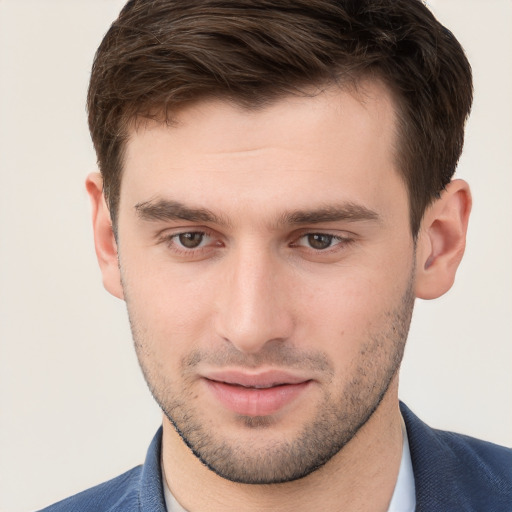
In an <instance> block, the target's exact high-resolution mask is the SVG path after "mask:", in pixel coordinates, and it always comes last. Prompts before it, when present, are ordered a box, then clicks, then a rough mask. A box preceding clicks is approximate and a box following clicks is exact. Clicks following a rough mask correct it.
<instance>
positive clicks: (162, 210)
mask: <svg viewBox="0 0 512 512" xmlns="http://www.w3.org/2000/svg"><path fill="white" fill-rule="evenodd" d="M135 210H136V211H137V215H138V216H139V218H141V219H142V220H146V221H175V220H185V221H189V222H206V223H212V224H217V225H220V226H229V225H230V224H231V223H230V222H228V221H227V220H226V219H225V218H224V217H221V216H219V215H216V214H215V213H213V212H212V211H211V210H208V209H207V208H194V207H190V206H187V205H185V204H183V203H181V202H179V201H173V200H169V199H158V200H149V201H144V202H141V203H137V204H136V205H135ZM379 220H380V217H379V215H378V214H377V213H376V212H375V211H373V210H370V209H369V208H366V207H365V206H363V205H360V204H355V203H351V202H348V203H343V204H341V205H328V206H322V207H319V208H315V209H313V210H293V211H289V212H284V213H282V214H281V215H279V217H278V218H277V222H274V223H273V224H274V226H275V227H280V226H289V225H301V224H320V223H327V222H339V221H348V222H361V221H379Z"/></svg>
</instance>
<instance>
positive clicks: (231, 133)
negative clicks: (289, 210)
mask: <svg viewBox="0 0 512 512" xmlns="http://www.w3.org/2000/svg"><path fill="white" fill-rule="evenodd" d="M395 123H396V119H395V108H394V104H393V100H392V97H391V94H390V93H389V91H388V90H387V89H386V87H385V86H383V85H382V84H380V83H378V82H365V83H362V84H360V85H359V86H358V88H357V90H355V89H352V90H341V89H339V88H330V89H326V90H324V91H322V92H318V91H317V92H316V93H315V94H311V96H296V97H295V96H294V97H286V98H282V99H280V100H278V101H275V102H273V103H272V104H270V105H268V106H266V107H264V108H261V109H253V110H248V109H246V108H242V107H240V106H237V105H234V104H233V103H230V102H227V101H221V100H208V101H202V102H198V103H196V104H193V105H189V106H186V107H183V108H181V109H180V110H179V111H178V112H176V114H175V117H174V119H173V123H172V124H171V125H165V124H161V123H156V122H147V123H142V124H139V125H138V126H136V127H135V126H134V127H132V129H131V132H130V136H129V139H128V142H127V146H126V153H125V160H124V171H123V172H124V174H123V180H122V185H121V203H123V201H124V199H123V198H124V197H126V196H127V194H129V195H130V197H129V198H128V199H127V200H129V202H130V203H133V201H136V202H140V201H141V200H149V199H154V198H155V197H156V196H159V195H161V196H164V197H165V196H169V197H175V196H176V195H177V194H178V195H181V196H183V195H185V196H186V195H187V194H188V195H189V196H190V197H192V196H194V199H195V200H199V201H202V202H205V201H206V202H208V201H209V202H212V203H213V202H215V201H217V204H218V205H220V203H219V201H220V199H221V197H231V200H232V202H233V203H235V202H238V203H240V202H242V203H243V204H246V205H249V204H257V203H260V204H264V203H268V202H269V201H270V200H272V199H274V200H275V201H277V203H276V204H279V203H284V202H289V201H291V200H292V198H293V199H294V200H295V201H296V202H297V203H301V202H308V201H311V200H313V198H314V197H315V195H318V201H324V202H326V201H327V200H331V199H334V197H333V198H331V197H327V196H336V197H337V198H339V199H340V200H343V199H346V200H349V201H354V199H357V198H355V197H354V194H356V195H357V193H358V192H357V190H358V189H359V192H361V191H362V190H364V191H365V192H364V193H365V194H366V196H368V195H370V196H371V195H372V194H374V195H375V194H378V193H379V190H380V189H381V188H382V187H383V185H384V184H385V183H387V182H393V183H392V184H393V186H396V183H395V182H396V181H397V180H398V181H401V180H400V178H399V175H398V173H397V172H396V165H395V150H394V148H395V131H396V130H395ZM230 194H231V195H230ZM344 196H347V197H344ZM348 196H350V197H348ZM179 199H180V200H182V197H180V198H179ZM361 199H362V198H361ZM210 206H211V205H208V207H210ZM305 206H306V205H305V204H294V205H293V207H298V208H304V207H305Z"/></svg>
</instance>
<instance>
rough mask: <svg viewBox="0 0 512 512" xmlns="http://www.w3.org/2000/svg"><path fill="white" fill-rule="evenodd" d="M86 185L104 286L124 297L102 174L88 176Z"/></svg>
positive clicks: (115, 294)
mask: <svg viewBox="0 0 512 512" xmlns="http://www.w3.org/2000/svg"><path fill="white" fill-rule="evenodd" d="M85 186H86V189H87V193H88V194H89V198H90V200H91V206H92V228H93V232H94V247H95V249H96V257H97V258H98V263H99V265H100V269H101V274H102V276H103V286H104V287H105V289H106V290H107V291H108V292H110V293H111V294H112V295H114V296H115V297H117V298H119V299H123V298H124V296H123V287H122V285H121V272H120V270H119V261H118V253H117V243H116V240H115V237H114V232H113V230H112V221H111V218H110V212H109V210H108V207H107V203H106V202H105V197H104V196H103V180H102V178H101V175H100V174H99V173H92V174H90V175H89V176H87V180H86V181H85Z"/></svg>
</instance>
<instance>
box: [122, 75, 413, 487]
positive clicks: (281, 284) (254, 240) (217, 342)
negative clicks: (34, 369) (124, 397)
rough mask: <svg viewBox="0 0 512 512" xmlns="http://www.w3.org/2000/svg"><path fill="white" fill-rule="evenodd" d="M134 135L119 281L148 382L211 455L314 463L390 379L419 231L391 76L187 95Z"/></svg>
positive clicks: (375, 401)
mask: <svg viewBox="0 0 512 512" xmlns="http://www.w3.org/2000/svg"><path fill="white" fill-rule="evenodd" d="M176 121H177V122H176V123H175V124H173V125H172V126H163V125H160V124H156V123H155V124H147V125H146V126H139V127H138V128H137V129H136V130H135V129H134V130H133V131H132V133H131V137H130V139H129V141H128V143H127V151H126V158H125V167H124V174H123V180H122V187H121V201H120V207H119V217H118V219H119V220H118V251H119V264H120V271H121V279H122V285H123V294H124V298H125V300H126V303H127V307H128V312H129V317H130V322H131V326H132V332H133V337H134V341H135V346H136V350H137V354H138V357H139V361H140V364H141V367H142V369H143V372H144V375H145V378H146V380H147V382H148V385H149V387H150V389H151V391H152V393H153V395H154V397H155V399H156V400H157V402H158V403H159V405H160V406H161V408H162V410H163V411H164V413H165V415H166V417H167V418H168V420H169V421H170V422H171V423H172V424H173V425H174V427H175V429H176V430H177V431H178V433H179V434H180V435H181V436H182V438H183V440H184V442H185V443H186V444H187V445H188V446H189V447H190V448H191V449H192V451H193V453H194V454H195V455H196V456H197V457H199V458H200V459H201V461H202V462H203V463H204V464H206V465H207V466H208V467H210V468H211V469H212V470H214V471H215V472H216V473H217V474H219V475H221V476H223V477H225V478H227V479H230V480H233V481H238V482H245V483H275V482H283V481H290V480H294V479H297V478H301V477H303V476H305V475H307V474H309V473H310V472H312V471H314V470H315V469H317V468H318V467H320V466H322V465H323V464H324V463H326V462H327V461H328V460H329V459H331V458H332V457H333V456H335V455H336V454H337V453H338V452H339V451H340V450H341V449H342V448H343V447H344V446H345V445H346V444H347V443H348V442H349V441H350V440H351V439H352V438H353V436H354V435H355V433H357V432H358V430H359V429H360V428H361V427H362V426H363V425H364V424H365V423H366V421H367V420H368V419H369V418H370V416H371V415H372V413H373V412H374V411H375V410H376V409H377V408H378V407H379V404H380V403H381V401H382V399H383V397H384V396H385V394H386V392H387V391H388V389H389V386H390V383H392V382H395V376H396V372H397V369H398V367H399V364H400V361H401V358H402V354H403V348H404V343H405V339H406V337H407V331H408V327H409V322H410V317H411V313H412V308H413V300H414V299H413V295H414V294H413V288H414V285H413V282H414V244H413V240H412V236H411V233H410V229H409V215H408V201H407V192H406V189H405V186H404V184H403V182H402V180H401V179H400V177H399V174H398V171H397V169H396V165H395V158H394V152H393V147H394V142H395V141H394V126H395V118H394V111H393V104H392V100H391V99H390V96H389V94H388V93H387V91H386V89H385V88H384V87H383V86H381V85H379V84H372V83H368V84H366V85H365V86H364V88H363V89H362V90H360V91H359V92H358V93H357V95H356V94H355V93H350V92H347V91H340V90H331V91H326V92H322V93H321V94H318V95H316V96H314V97H308V98H285V99H282V100H279V101H277V102H276V103H274V104H272V105H270V106H268V107H265V108H264V109H262V110H258V111H251V112H250V111H247V110H244V109H242V108H239V107H237V106H234V105H231V104H229V103H227V102H222V101H213V100H212V101H208V102H202V103H198V104H196V105H193V106H188V107H186V108H184V109H183V110H181V111H180V112H178V114H177V120H176Z"/></svg>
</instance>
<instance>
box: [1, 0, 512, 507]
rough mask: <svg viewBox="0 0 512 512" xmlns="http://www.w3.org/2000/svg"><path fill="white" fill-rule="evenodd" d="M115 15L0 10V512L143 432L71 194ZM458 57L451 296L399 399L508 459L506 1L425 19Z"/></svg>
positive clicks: (109, 303)
mask: <svg viewBox="0 0 512 512" xmlns="http://www.w3.org/2000/svg"><path fill="white" fill-rule="evenodd" d="M123 3H124V2H123V1H121V0H82V1H80V0H44V1H42V0H0V511H5V512H7V511H9V512H21V511H29V510H34V509H36V508H39V507H42V506H43V505H47V504H49V503H51V502H54V501H56V500H58V499H60V498H63V497H65V496H68V495H70V494H72V493H75V492H77V491H79V490H82V489H84V488H86V487H88V486H91V485H93V484H95V483H98V482H100V481H103V480H105V479H107V478H109V477H113V476H115V475H117V474H119V473H120V472H122V471H124V470H126V469H129V468H130V467H132V466H133V465H135V464H138V463H140V462H142V461H143V458H144V455H145V451H146V447H147V445H148V444H149V441H150V439H151V436H152V435H153V433H154V431H155V430H156V428H157V427H158V425H159V422H160V416H159V411H158V410H157V407H156V406H155V405H154V404H153V401H152V399H151V397H150V395H149V392H148V391H147V390H146V386H145V384H144V382H143V379H142V377H141V374H140V371H139V369H138V365H137V362H136V359H135V356H134V354H133V350H132V345H131V337H130V333H129V329H128V323H127V320H126V315H125V310H124V303H122V302H121V301H118V300H116V299H114V298H112V297H110V296H109V295H108V294H107V293H106V292H105V291H104V290H103V288H102V286H101V278H100V274H99V270H98V269H97V265H96V260H95V256H94V251H93V242H92V233H91V228H90V225H89V224H90V223H89V206H88V201H87V198H86V195H85V191H84V186H83V183H84V179H85V176H86V175H87V173H88V172H90V171H93V170H95V155H94V154H93V150H92V145H91V143H90V140H89V135H88V132H87V127H86V116H85V107H84V102H85V94H86V88H87V81H88V75H89V70H90V65H91V62H92V57H93V54H94V51H95V49H96V47H97V45H98V44H99V42H100V39H101V37H102V35H103V34H104V33H105V31H106V30H107V28H108V26H109V24H110V22H111V21H112V20H113V19H114V17H115V16H116V14H117V12H118V11H119V9H120V7H121V6H122V4H123ZM429 5H430V6H431V7H432V8H433V10H434V12H435V13H436V14H437V16H438V17H439V19H440V20H441V21H442V22H444V23H445V24H446V25H447V26H448V27H449V28H450V29H451V30H452V31H453V32H454V33H455V34H456V36H457V37H458V38H459V40H460V41H461V42H462V44H463V45H464V46H465V48H466V50H467V53H468V55H469V58H470V61H471V62H472V65H473V68H474V73H475V90H476V92H475V104H474V110H473V114H472V117H471V120H470V122H469V124H468V128H467V139H466V148H465V152H464V155H463V157H462V160H461V162H460V166H459V170H458V176H459V177H462V178H465V179H467V180H468V181H469V182H470V183H471V185H472V188H473V194H474V203H475V204H474V212H473V217H472V221H471V225H470V231H469V241H468V248H467V253H466V258H465V260H464V262H463V264H462V266H461V268H460V271H459V275H458V280H457V282H456V285H455V287H454V288H453V290H452V291H451V292H450V293H449V294H448V295H446V296H445V297H443V298H441V299H439V300H437V301H432V302H421V301H420V302H418V304H417V309H416V312H415V318H414V320H413V328H412V331H411V335H410V339H409V345H408V348H407V351H406V357H405V362H404V366H403V372H402V381H401V397H402V398H403V399H404V400H405V401H406V402H407V403H408V404H409V405H410V406H411V407H412V409H413V410H414V411H415V412H416V413H418V414H419V415H420V416H421V417H422V418H423V419H424V420H426V421H427V422H429V423H430V424H432V425H435V426H438V427H440V428H445V429H452V430H455V431H460V432H465V433H467V434H470V435H473V436H477V437H482V438H484V439H487V440H491V441H494V442H497V443H501V444H506V445H509V446H510V445H512V399H511V390H512V371H511V370H512V343H511V338H512V322H511V316H512V279H511V277H512V263H511V262H512V230H511V224H512V215H511V214H512V206H511V203H512V201H511V192H512V186H511V185H512V173H511V170H512V156H511V155H512V152H511V146H512V94H511V91H512V58H511V54H512V31H511V28H510V27H511V26H512V2H511V1H510V0H490V1H485V2H484V1H483V0H472V1H471V0H437V1H435V2H434V1H431V2H429Z"/></svg>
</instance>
